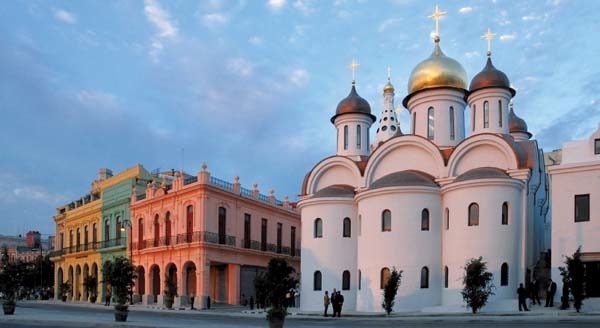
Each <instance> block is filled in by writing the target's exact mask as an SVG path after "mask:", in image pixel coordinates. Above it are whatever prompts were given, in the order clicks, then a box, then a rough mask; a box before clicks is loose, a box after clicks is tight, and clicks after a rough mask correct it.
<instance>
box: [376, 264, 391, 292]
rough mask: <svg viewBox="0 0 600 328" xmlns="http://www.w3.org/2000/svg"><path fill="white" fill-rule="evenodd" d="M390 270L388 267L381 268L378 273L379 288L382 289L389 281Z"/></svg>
mask: <svg viewBox="0 0 600 328" xmlns="http://www.w3.org/2000/svg"><path fill="white" fill-rule="evenodd" d="M391 275H392V274H391V272H390V269H389V268H383V269H381V274H380V275H379V288H381V289H384V288H385V286H387V284H388V282H389V281H390V276H391Z"/></svg>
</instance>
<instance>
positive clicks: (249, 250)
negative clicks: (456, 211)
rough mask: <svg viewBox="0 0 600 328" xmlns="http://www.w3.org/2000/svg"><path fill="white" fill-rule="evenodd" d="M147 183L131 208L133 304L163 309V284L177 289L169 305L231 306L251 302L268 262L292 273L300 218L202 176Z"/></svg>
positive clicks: (287, 207)
mask: <svg viewBox="0 0 600 328" xmlns="http://www.w3.org/2000/svg"><path fill="white" fill-rule="evenodd" d="M206 168H207V167H206V165H203V167H202V171H200V172H199V173H198V175H197V176H189V175H186V174H184V175H181V174H180V172H173V173H172V174H163V175H161V178H160V179H162V181H160V184H158V183H156V182H154V181H153V182H148V185H147V187H146V192H145V194H143V195H141V196H137V197H136V196H135V195H136V193H135V192H134V193H133V195H134V196H133V197H134V198H135V199H132V202H131V219H132V227H131V230H130V231H129V233H131V234H132V235H130V240H131V244H130V245H129V247H130V249H129V251H130V255H131V258H132V259H133V262H134V264H135V265H136V266H137V275H138V281H137V282H136V287H135V289H136V290H135V298H136V299H137V300H140V299H141V300H142V301H143V303H144V304H159V305H162V304H163V293H164V289H165V281H166V280H167V279H169V280H171V281H173V282H175V284H176V285H177V295H178V296H177V297H176V298H175V306H187V305H189V304H190V300H191V297H192V296H194V297H195V298H194V303H195V306H196V307H199V308H201V307H204V306H206V301H207V298H208V297H210V299H211V302H213V303H214V302H220V303H229V304H239V303H240V302H243V300H244V299H249V298H250V296H254V286H253V282H254V277H255V276H256V275H257V274H258V273H260V272H262V271H263V270H264V268H265V267H266V266H267V263H268V262H269V260H270V259H271V258H272V257H276V256H278V257H284V258H286V259H287V260H288V261H289V262H290V263H291V264H292V265H293V266H294V267H295V268H296V269H297V270H299V268H300V242H299V241H300V237H301V236H300V216H299V214H298V213H297V212H296V210H295V204H291V203H290V202H288V201H287V197H286V200H285V201H283V202H282V201H278V200H277V199H276V198H275V196H274V192H273V191H271V192H270V194H269V195H268V196H266V195H263V194H261V193H260V192H259V190H258V186H257V185H254V187H253V188H252V189H246V188H243V187H241V185H240V183H239V178H237V177H236V178H235V181H234V182H233V183H230V182H226V181H223V180H219V179H216V178H214V177H212V176H211V175H210V173H209V172H208V171H207V170H206Z"/></svg>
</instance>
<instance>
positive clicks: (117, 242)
mask: <svg viewBox="0 0 600 328" xmlns="http://www.w3.org/2000/svg"><path fill="white" fill-rule="evenodd" d="M125 245H126V244H125V237H120V238H114V239H109V240H103V241H101V242H100V248H110V247H117V246H125Z"/></svg>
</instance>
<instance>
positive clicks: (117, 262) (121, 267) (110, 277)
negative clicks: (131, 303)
mask: <svg viewBox="0 0 600 328" xmlns="http://www.w3.org/2000/svg"><path fill="white" fill-rule="evenodd" d="M134 272H135V271H134V267H133V264H132V263H131V261H130V260H129V259H128V258H126V257H123V256H119V257H115V258H114V259H113V260H112V261H106V262H104V264H103V265H102V274H103V276H104V282H105V283H107V284H109V285H111V286H112V294H113V296H114V297H115V298H116V304H115V321H121V322H123V321H127V315H128V314H129V307H128V305H127V296H128V295H129V290H131V289H132V288H133V286H134V279H135V273H134Z"/></svg>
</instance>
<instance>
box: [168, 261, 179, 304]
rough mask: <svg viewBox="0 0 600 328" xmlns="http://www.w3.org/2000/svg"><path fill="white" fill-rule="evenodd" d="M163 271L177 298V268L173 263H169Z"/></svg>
mask: <svg viewBox="0 0 600 328" xmlns="http://www.w3.org/2000/svg"><path fill="white" fill-rule="evenodd" d="M165 271H166V272H167V279H168V280H169V281H170V282H172V283H173V285H174V286H175V294H176V295H175V296H177V290H178V288H177V266H176V265H175V264H174V263H169V264H167V267H166V269H165ZM165 287H166V286H165Z"/></svg>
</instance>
